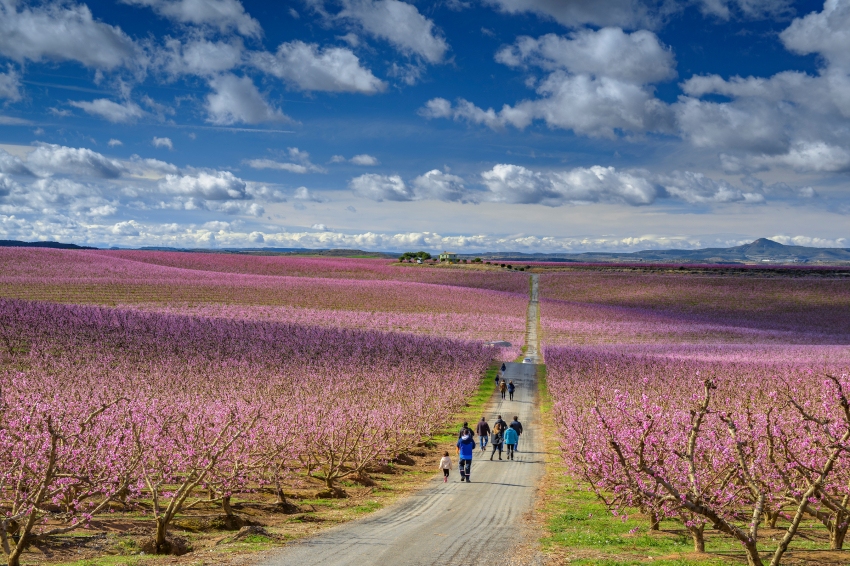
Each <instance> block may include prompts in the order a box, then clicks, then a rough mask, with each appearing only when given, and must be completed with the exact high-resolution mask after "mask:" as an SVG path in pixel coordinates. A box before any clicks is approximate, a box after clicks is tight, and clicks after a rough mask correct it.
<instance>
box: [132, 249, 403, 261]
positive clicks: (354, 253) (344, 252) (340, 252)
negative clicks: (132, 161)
mask: <svg viewBox="0 0 850 566" xmlns="http://www.w3.org/2000/svg"><path fill="white" fill-rule="evenodd" d="M139 249H140V250H145V251H163V252H191V253H217V254H248V255H290V256H291V255H298V256H311V257H316V256H320V257H351V258H375V259H396V258H397V257H398V254H394V253H387V252H368V251H364V250H349V249H333V250H314V249H310V248H223V249H217V250H211V249H207V248H204V249H194V248H192V249H187V248H169V247H161V246H144V247H141V248H139Z"/></svg>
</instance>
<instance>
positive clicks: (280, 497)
mask: <svg viewBox="0 0 850 566" xmlns="http://www.w3.org/2000/svg"><path fill="white" fill-rule="evenodd" d="M275 496H277V504H278V505H281V506H283V505H286V494H285V493H284V492H283V488H281V487H280V485H278V486H277V489H276V490H275Z"/></svg>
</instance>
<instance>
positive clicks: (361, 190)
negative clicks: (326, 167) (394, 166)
mask: <svg viewBox="0 0 850 566" xmlns="http://www.w3.org/2000/svg"><path fill="white" fill-rule="evenodd" d="M348 185H349V186H350V187H351V190H352V191H354V194H355V195H357V196H359V197H362V198H367V199H370V200H374V201H378V202H381V201H384V200H391V201H408V200H413V199H414V198H415V195H414V193H413V191H412V190H411V189H410V188H409V187H408V186H407V185H405V184H404V181H403V180H402V178H401V177H399V176H398V175H375V174H374V173H367V174H366V175H360V176H359V177H355V178H353V179H351V180H350V181H349V182H348Z"/></svg>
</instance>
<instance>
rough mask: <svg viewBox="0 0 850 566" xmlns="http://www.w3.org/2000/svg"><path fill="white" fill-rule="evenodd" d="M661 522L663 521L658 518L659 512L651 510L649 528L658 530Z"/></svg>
mask: <svg viewBox="0 0 850 566" xmlns="http://www.w3.org/2000/svg"><path fill="white" fill-rule="evenodd" d="M660 522H661V521H660V520H659V519H658V513H656V512H655V511H650V512H649V530H650V531H657V530H658V529H659V527H658V524H659V523H660Z"/></svg>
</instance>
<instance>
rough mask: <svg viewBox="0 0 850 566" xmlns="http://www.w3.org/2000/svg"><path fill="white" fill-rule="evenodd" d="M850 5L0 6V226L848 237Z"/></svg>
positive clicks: (394, 241) (407, 245) (189, 241)
mask: <svg viewBox="0 0 850 566" xmlns="http://www.w3.org/2000/svg"><path fill="white" fill-rule="evenodd" d="M848 228H850V0H827V1H826V2H825V3H823V2H792V1H791V0H689V1H683V0H434V1H430V2H426V1H424V0H423V1H413V0H409V1H406V2H402V1H399V0H291V1H289V2H287V1H281V2H268V1H259V0H256V1H254V0H244V1H242V2H240V1H239V0H119V1H105V0H104V1H98V2H94V1H92V2H87V3H81V2H76V1H74V0H67V1H55V0H44V1H37V2H36V1H33V2H27V1H25V0H0V238H5V239H22V240H59V241H64V242H76V243H81V244H94V245H100V246H113V245H117V246H134V247H135V246H143V245H161V246H179V247H266V246H268V247H325V248H326V247H349V248H354V247H357V248H364V249H379V250H405V249H414V248H415V249H419V248H424V249H430V250H437V249H445V248H447V249H451V250H455V251H460V252H473V251H486V250H511V251H526V252H534V251H541V252H553V251H587V250H637V249H648V248H667V247H683V248H694V247H706V246H726V245H735V244H738V243H741V242H744V241H749V240H752V239H754V238H757V237H762V236H767V237H773V238H775V239H777V240H778V241H781V242H783V243H798V244H803V245H819V246H837V247H850V234H848Z"/></svg>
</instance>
